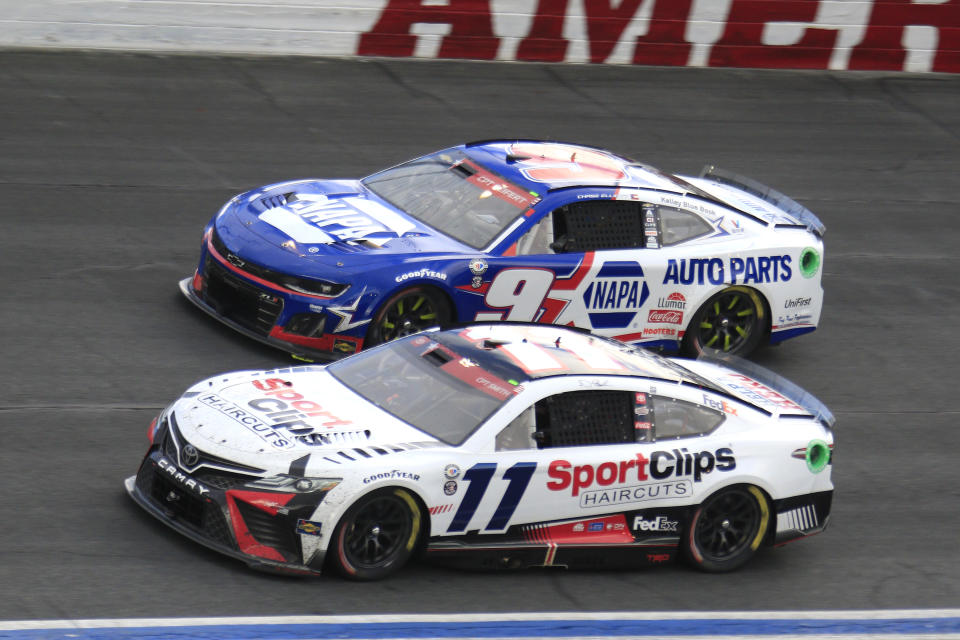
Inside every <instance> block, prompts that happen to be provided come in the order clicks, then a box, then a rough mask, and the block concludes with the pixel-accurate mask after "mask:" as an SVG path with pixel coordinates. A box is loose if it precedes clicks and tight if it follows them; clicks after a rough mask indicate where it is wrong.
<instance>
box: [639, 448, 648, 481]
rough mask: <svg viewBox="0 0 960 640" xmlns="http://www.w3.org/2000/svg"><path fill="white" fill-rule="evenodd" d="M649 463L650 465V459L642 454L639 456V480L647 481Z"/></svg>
mask: <svg viewBox="0 0 960 640" xmlns="http://www.w3.org/2000/svg"><path fill="white" fill-rule="evenodd" d="M649 463H650V458H648V457H647V456H645V455H643V454H642V453H638V454H637V480H646V479H647V465H648V464H649Z"/></svg>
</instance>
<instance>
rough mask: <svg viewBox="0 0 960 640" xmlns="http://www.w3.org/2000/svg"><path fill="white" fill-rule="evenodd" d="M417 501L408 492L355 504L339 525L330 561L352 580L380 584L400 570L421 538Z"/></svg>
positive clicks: (369, 497)
mask: <svg viewBox="0 0 960 640" xmlns="http://www.w3.org/2000/svg"><path fill="white" fill-rule="evenodd" d="M420 529H421V518H420V507H419V506H418V505H417V501H416V500H415V499H414V498H413V496H412V495H410V492H408V491H407V490H406V489H400V488H391V489H381V490H380V491H374V492H373V493H370V494H368V495H365V496H364V497H362V498H360V500H358V501H357V502H356V503H354V504H353V505H352V506H351V507H350V508H349V509H347V512H346V513H345V514H344V515H343V517H342V518H341V519H340V522H338V523H337V527H336V529H334V532H333V538H332V539H331V541H330V550H329V553H330V561H331V564H333V566H334V568H335V569H336V570H337V571H338V572H340V574H341V575H343V576H345V577H347V578H351V579H353V580H379V579H380V578H385V577H387V576H389V575H391V574H392V573H394V572H396V571H397V570H398V569H400V568H401V567H402V566H403V565H404V564H406V562H407V560H409V559H410V556H411V555H413V552H414V550H415V549H416V546H417V539H418V538H419V537H420Z"/></svg>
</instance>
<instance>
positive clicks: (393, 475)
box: [363, 469, 420, 484]
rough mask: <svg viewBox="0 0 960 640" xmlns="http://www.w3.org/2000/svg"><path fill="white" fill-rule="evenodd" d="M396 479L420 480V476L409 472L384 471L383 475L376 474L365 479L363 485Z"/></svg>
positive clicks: (397, 470)
mask: <svg viewBox="0 0 960 640" xmlns="http://www.w3.org/2000/svg"><path fill="white" fill-rule="evenodd" d="M394 479H403V480H414V481H418V480H420V474H418V473H411V472H409V471H400V470H399V469H391V470H390V471H383V472H381V473H374V474H373V475H369V476H367V477H366V478H364V479H363V484H370V483H371V482H376V481H377V480H394Z"/></svg>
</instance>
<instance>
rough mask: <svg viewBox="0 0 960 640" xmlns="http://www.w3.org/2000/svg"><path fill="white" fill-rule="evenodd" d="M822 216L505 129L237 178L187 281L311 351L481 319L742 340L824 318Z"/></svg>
mask: <svg viewBox="0 0 960 640" xmlns="http://www.w3.org/2000/svg"><path fill="white" fill-rule="evenodd" d="M823 233H824V227H823V225H822V224H821V223H820V221H819V220H818V219H817V217H816V216H815V215H814V214H812V213H811V212H810V211H808V210H807V209H805V208H804V207H802V206H801V205H799V204H797V203H796V202H794V201H792V200H790V199H789V198H787V197H786V196H783V195H781V194H779V193H777V192H775V191H773V190H771V189H769V188H767V187H764V186H763V185H760V184H758V183H756V182H753V181H751V180H748V179H746V178H741V177H739V176H734V175H732V174H729V173H726V172H722V171H719V170H716V169H714V168H712V167H711V168H708V169H705V170H704V172H703V173H702V174H701V175H700V176H699V177H688V176H675V175H671V174H667V173H664V172H661V171H659V170H657V169H654V168H652V167H650V166H647V165H643V164H638V163H636V162H633V161H631V160H628V159H626V158H624V157H621V156H618V155H615V154H613V153H610V152H608V151H605V150H602V149H597V148H593V147H586V146H581V145H573V144H567V143H556V142H542V141H533V140H496V141H485V142H475V143H468V144H464V145H460V146H457V147H452V148H450V149H444V150H442V151H438V152H436V153H432V154H430V155H427V156H423V157H421V158H417V159H415V160H411V161H409V162H406V163H404V164H400V165H398V166H395V167H392V168H390V169H386V170H385V171H381V172H379V173H375V174H373V175H371V176H369V177H367V178H364V179H362V180H314V179H310V180H297V181H293V182H284V183H280V184H274V185H269V186H266V187H263V188H260V189H255V190H253V191H249V192H247V193H243V194H240V195H238V196H236V197H234V198H233V199H231V200H230V201H229V202H227V203H226V204H225V205H224V206H223V208H222V209H221V210H220V211H219V212H218V213H217V214H216V215H215V216H214V218H213V219H212V220H211V221H210V223H209V224H208V225H207V227H206V229H205V231H204V236H203V245H202V250H201V255H200V263H199V266H198V268H197V271H196V273H195V274H194V275H193V277H192V278H186V279H184V280H183V281H182V282H181V283H180V288H181V290H182V292H183V293H184V295H185V296H186V297H187V298H188V299H189V300H190V301H191V302H193V303H194V304H196V305H197V306H198V307H199V308H200V309H202V310H204V311H205V312H207V313H208V314H210V315H212V316H213V317H215V318H217V319H218V320H220V321H221V322H223V323H225V324H227V325H228V326H230V327H232V328H234V329H236V330H237V331H240V332H241V333H243V334H245V335H247V336H249V337H252V338H254V339H257V340H260V341H261V342H265V343H267V344H269V345H272V346H275V347H277V348H279V349H283V350H285V351H288V352H290V353H291V354H293V355H294V356H297V357H300V358H304V359H308V360H332V359H335V358H338V357H342V356H344V355H347V354H351V353H354V352H357V351H359V350H360V349H362V348H364V347H366V346H370V345H374V344H378V343H381V342H386V341H389V340H392V339H394V338H398V337H401V336H405V335H409V334H411V333H415V332H417V331H420V330H422V329H424V328H427V327H430V326H436V325H443V324H447V323H454V322H474V321H476V322H490V321H520V322H538V323H553V324H560V325H568V326H577V327H581V328H586V329H590V330H592V331H593V332H595V333H598V334H601V335H605V336H610V337H613V338H616V339H618V340H621V341H624V342H628V343H632V344H640V345H643V346H646V347H655V348H660V349H665V350H670V351H677V350H682V351H684V352H686V353H689V354H697V353H700V352H702V351H704V350H711V349H712V350H719V351H723V352H727V353H732V354H737V355H745V354H748V353H750V352H751V351H752V350H754V349H755V348H756V347H757V346H759V345H761V344H764V343H776V342H780V341H782V340H784V339H787V338H791V337H794V336H797V335H801V334H804V333H808V332H810V331H813V330H814V329H815V328H816V326H817V323H818V321H819V318H820V311H821V305H822V301H823V290H822V288H821V285H820V275H821V265H822V258H823V240H822V236H823Z"/></svg>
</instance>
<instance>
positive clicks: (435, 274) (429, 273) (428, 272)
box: [393, 269, 447, 282]
mask: <svg viewBox="0 0 960 640" xmlns="http://www.w3.org/2000/svg"><path fill="white" fill-rule="evenodd" d="M411 278H434V279H435V280H446V279H447V274H445V273H441V272H439V271H434V270H433V269H418V270H417V271H408V272H407V273H404V274H401V275H399V276H397V277H396V278H394V279H393V281H394V282H405V281H407V280H410V279H411Z"/></svg>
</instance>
